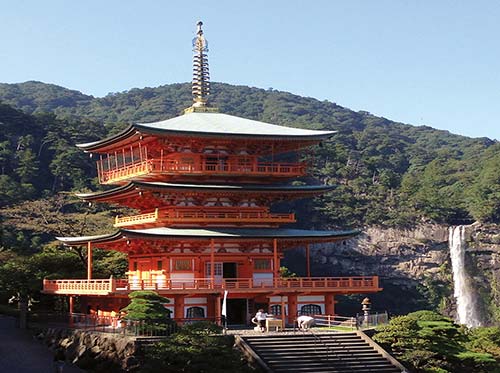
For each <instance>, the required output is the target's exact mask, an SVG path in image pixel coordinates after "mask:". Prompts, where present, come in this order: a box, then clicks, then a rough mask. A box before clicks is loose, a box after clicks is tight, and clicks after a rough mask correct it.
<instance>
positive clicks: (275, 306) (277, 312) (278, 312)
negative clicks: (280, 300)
mask: <svg viewBox="0 0 500 373" xmlns="http://www.w3.org/2000/svg"><path fill="white" fill-rule="evenodd" d="M269 311H270V313H271V315H274V316H279V315H281V305H279V304H273V305H272V306H271V307H269Z"/></svg>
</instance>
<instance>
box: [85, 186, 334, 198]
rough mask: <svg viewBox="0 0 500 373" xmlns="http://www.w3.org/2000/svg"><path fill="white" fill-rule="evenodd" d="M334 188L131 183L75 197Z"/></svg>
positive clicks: (303, 191) (314, 191)
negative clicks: (159, 192)
mask: <svg viewBox="0 0 500 373" xmlns="http://www.w3.org/2000/svg"><path fill="white" fill-rule="evenodd" d="M334 188H335V187H334V186H332V185H304V186H294V185H210V184H199V185H197V184H170V183H161V182H140V181H131V182H129V183H127V184H125V185H121V186H118V187H116V188H112V189H108V190H105V191H99V192H93V193H77V194H76V196H77V197H79V198H81V199H83V200H84V201H94V200H101V199H103V198H109V197H114V196H119V195H122V194H125V193H127V192H130V191H133V190H140V191H147V190H151V191H158V190H159V191H165V192H168V191H198V192H208V193H209V192H219V191H224V192H235V193H246V192H267V193H278V194H281V193H287V194H294V193H299V194H319V193H325V192H328V191H330V190H333V189H334Z"/></svg>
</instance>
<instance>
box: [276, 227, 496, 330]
mask: <svg viewBox="0 0 500 373" xmlns="http://www.w3.org/2000/svg"><path fill="white" fill-rule="evenodd" d="M448 235H449V228H448V227H447V226H441V225H434V224H425V225H419V226H417V227H415V229H394V228H387V229H384V228H378V227H368V228H366V229H364V230H363V233H362V234H360V235H359V236H358V237H357V238H355V239H353V240H350V241H347V242H343V243H338V244H331V245H328V246H325V245H322V246H318V247H315V248H313V249H312V250H311V256H312V258H311V271H312V274H313V275H314V276H326V275H328V276H342V275H346V276H347V275H351V276H352V275H379V276H380V279H381V285H382V287H383V288H384V290H383V291H382V292H380V293H378V294H372V295H370V298H371V299H372V303H373V309H374V310H380V311H382V310H388V311H389V312H390V313H392V314H404V313H407V312H411V311H414V310H417V309H436V310H438V311H440V312H443V313H445V314H448V315H449V316H451V317H454V316H455V300H454V298H453V276H452V270H451V263H450V253H449V248H448ZM466 237H467V245H468V250H467V255H466V266H467V271H468V273H469V274H470V280H471V282H472V285H473V286H472V288H473V289H476V291H477V292H478V295H479V297H478V299H480V303H481V304H480V305H479V308H480V309H481V314H482V316H483V319H484V321H485V323H499V322H500V271H499V269H500V230H499V227H498V226H496V225H481V224H473V225H469V226H467V227H466ZM303 256H304V252H303V250H296V251H295V252H292V253H290V255H288V256H287V260H286V261H285V265H288V266H289V267H290V269H291V270H292V271H295V272H297V273H299V274H302V275H303V274H304V273H305V269H304V262H305V261H304V257H303ZM364 296H365V295H359V296H345V297H338V300H339V303H338V304H337V312H338V313H339V314H353V313H356V312H359V311H360V304H359V302H360V300H361V299H362V298H363V297H364Z"/></svg>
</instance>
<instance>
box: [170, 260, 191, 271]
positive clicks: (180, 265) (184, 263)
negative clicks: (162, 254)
mask: <svg viewBox="0 0 500 373" xmlns="http://www.w3.org/2000/svg"><path fill="white" fill-rule="evenodd" d="M192 269H193V267H192V262H191V259H175V261H174V270H175V271H191V270H192Z"/></svg>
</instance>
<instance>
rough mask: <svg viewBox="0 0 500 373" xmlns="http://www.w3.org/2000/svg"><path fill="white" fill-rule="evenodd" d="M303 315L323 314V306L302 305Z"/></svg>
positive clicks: (301, 312)
mask: <svg viewBox="0 0 500 373" xmlns="http://www.w3.org/2000/svg"><path fill="white" fill-rule="evenodd" d="M300 314H301V315H321V307H320V306H318V305H317V304H306V305H304V306H302V307H300Z"/></svg>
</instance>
